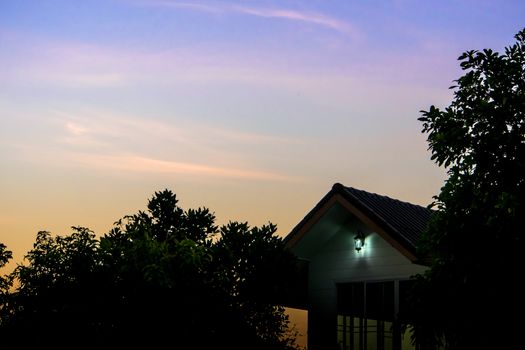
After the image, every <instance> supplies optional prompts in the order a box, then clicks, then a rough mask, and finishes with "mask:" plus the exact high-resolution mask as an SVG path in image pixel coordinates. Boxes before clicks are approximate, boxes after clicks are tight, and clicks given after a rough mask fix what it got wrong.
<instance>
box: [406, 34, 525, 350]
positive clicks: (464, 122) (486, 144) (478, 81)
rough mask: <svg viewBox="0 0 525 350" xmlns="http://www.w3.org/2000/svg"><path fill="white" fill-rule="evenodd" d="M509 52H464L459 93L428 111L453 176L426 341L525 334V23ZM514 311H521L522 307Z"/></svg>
mask: <svg viewBox="0 0 525 350" xmlns="http://www.w3.org/2000/svg"><path fill="white" fill-rule="evenodd" d="M515 38H516V40H517V42H516V43H515V44H513V45H512V46H509V47H507V48H506V49H505V53H503V54H499V53H497V52H494V51H492V50H490V49H485V50H483V51H475V50H473V51H467V52H465V53H464V54H462V55H461V56H460V57H459V60H460V61H461V68H462V69H463V70H465V71H466V73H465V74H464V75H463V76H462V77H460V78H459V79H458V80H456V82H457V85H456V86H453V87H452V88H453V89H455V92H454V99H453V101H452V103H451V104H450V106H448V107H447V108H445V109H444V110H441V109H439V108H437V107H434V106H431V107H430V109H429V110H428V111H422V116H421V117H420V118H419V120H420V121H422V122H423V132H424V133H427V134H428V143H429V149H430V150H431V152H432V159H433V160H434V161H435V162H436V163H437V164H438V165H439V166H443V167H445V168H446V169H447V172H448V179H447V180H446V182H445V184H444V186H443V187H442V188H441V192H440V193H439V195H437V196H436V197H435V202H434V203H433V206H434V207H435V208H436V209H437V211H436V215H435V216H434V218H433V220H432V222H431V223H430V226H429V229H428V231H427V232H426V235H425V236H424V240H423V241H422V252H423V253H424V254H427V256H429V257H431V259H432V260H431V261H432V263H431V266H430V269H429V270H428V272H427V273H425V274H424V275H419V276H417V278H416V281H417V283H416V284H415V289H414V291H413V294H412V295H413V300H412V302H413V306H414V308H413V310H414V311H415V313H414V314H413V315H412V317H413V319H412V322H414V323H415V324H416V329H415V333H414V335H415V337H416V339H417V340H418V341H419V342H420V343H427V345H436V344H437V343H439V341H444V346H446V347H447V348H449V349H486V348H492V349H498V348H499V349H502V348H505V345H510V344H514V343H515V344H518V343H520V342H521V339H520V338H521V333H520V332H519V331H520V330H519V329H518V328H521V323H520V322H513V321H511V319H512V318H513V317H519V315H520V314H519V313H518V310H523V306H524V305H523V304H524V303H523V295H525V294H524V288H523V282H522V281H521V279H522V278H521V276H522V275H523V272H522V266H523V260H522V256H521V255H522V254H523V251H524V248H525V244H524V230H523V218H524V217H525V210H524V204H525V203H524V199H525V30H522V31H520V32H519V33H518V34H517V35H516V36H515ZM512 315H514V316H512Z"/></svg>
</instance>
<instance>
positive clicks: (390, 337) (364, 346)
mask: <svg viewBox="0 0 525 350" xmlns="http://www.w3.org/2000/svg"><path fill="white" fill-rule="evenodd" d="M408 283H410V281H397V280H396V281H382V282H354V283H344V284H339V285H338V286H337V296H338V316H337V342H338V344H339V348H340V349H341V350H372V349H373V350H412V349H415V348H414V347H413V346H412V345H411V344H410V337H409V334H401V330H400V327H399V324H398V322H397V315H398V313H399V310H400V307H405V303H404V295H406V293H405V291H406V289H407V288H406V287H407V284H408ZM400 297H401V298H400ZM400 299H402V300H401V301H400Z"/></svg>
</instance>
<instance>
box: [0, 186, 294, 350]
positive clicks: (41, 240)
mask: <svg viewBox="0 0 525 350" xmlns="http://www.w3.org/2000/svg"><path fill="white" fill-rule="evenodd" d="M147 208H148V209H147V211H139V212H138V213H137V214H134V215H130V216H126V217H124V218H122V219H121V220H119V221H118V222H116V223H115V225H114V227H113V228H112V229H111V230H110V232H108V233H107V234H105V235H103V236H102V237H100V238H97V237H96V236H95V234H94V233H93V232H92V231H90V230H89V229H87V228H83V227H73V232H72V233H71V234H70V235H66V236H52V235H51V234H50V233H49V232H44V231H43V232H39V233H38V234H37V239H36V242H35V243H34V246H33V249H32V250H31V251H30V252H29V253H28V254H27V255H26V257H25V259H26V263H25V264H23V265H19V266H17V267H16V268H15V270H14V272H13V273H12V274H11V275H10V276H8V279H6V281H7V282H6V286H7V284H10V285H11V291H10V292H6V293H4V294H3V295H5V298H4V299H2V305H1V309H0V316H1V318H0V322H1V323H0V337H1V339H2V342H3V344H11V345H14V344H16V345H18V346H22V347H24V346H29V345H33V346H34V345H39V346H42V345H49V346H54V347H56V346H71V347H73V348H75V347H87V346H90V347H96V346H103V347H107V346H116V347H119V348H121V347H125V346H131V347H136V346H137V345H139V344H144V345H146V346H147V347H148V348H150V347H153V348H154V347H160V346H163V347H165V346H166V344H167V345H168V347H178V346H181V345H183V344H185V345H186V346H188V347H191V348H195V349H209V348H228V349H245V348H250V349H293V348H296V345H295V343H294V339H293V337H291V336H290V334H289V333H288V327H287V326H288V319H287V316H286V315H285V314H284V310H283V307H282V306H279V301H280V296H281V295H282V292H283V290H284V289H283V288H285V287H286V280H287V279H286V274H292V273H293V271H294V266H295V263H294V257H293V256H292V255H291V253H289V252H288V251H286V250H285V248H284V243H283V241H282V239H281V238H279V237H277V236H276V235H275V232H276V227H275V226H274V225H272V224H269V225H264V226H262V227H250V226H249V225H248V224H247V223H238V222H230V223H228V224H227V225H224V226H222V227H220V228H219V227H217V226H216V225H215V216H214V215H213V214H212V213H211V212H210V211H209V210H208V209H207V208H198V209H189V210H183V209H182V208H180V207H179V205H178V200H177V197H176V195H175V194H173V193H172V192H171V191H169V190H165V191H161V192H156V193H155V195H154V196H153V197H152V198H151V199H150V200H149V203H148V206H147ZM9 257H10V254H9V252H8V251H6V250H5V247H4V246H0V263H3V262H4V261H7V260H6V259H8V258H9ZM6 278H7V277H6ZM2 281H3V280H2ZM13 282H14V284H13ZM15 287H16V288H15ZM13 288H14V289H13ZM3 290H4V291H7V288H3Z"/></svg>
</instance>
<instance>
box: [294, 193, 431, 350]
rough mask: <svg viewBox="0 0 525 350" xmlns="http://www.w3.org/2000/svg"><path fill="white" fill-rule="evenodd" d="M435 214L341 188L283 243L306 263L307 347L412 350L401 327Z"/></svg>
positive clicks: (298, 304)
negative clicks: (421, 244) (419, 251)
mask: <svg viewBox="0 0 525 350" xmlns="http://www.w3.org/2000/svg"><path fill="white" fill-rule="evenodd" d="M431 215H432V210H431V209H428V208H425V207H422V206H419V205H414V204H411V203H407V202H403V201H400V200H396V199H392V198H389V197H387V196H382V195H378V194H375V193H370V192H366V191H363V190H359V189H355V188H352V187H346V186H343V185H341V184H339V183H336V184H335V185H333V187H332V189H331V190H330V191H329V192H328V193H327V194H326V195H325V196H324V197H323V198H322V199H321V200H320V202H319V203H318V204H317V205H316V206H315V207H314V208H313V209H312V210H311V211H310V212H309V213H308V214H307V215H306V216H305V217H304V219H303V220H301V222H299V224H298V225H297V226H296V227H295V228H294V229H293V230H292V231H291V233H290V234H289V235H288V236H287V237H286V238H285V242H286V244H287V246H288V248H289V249H290V250H291V251H292V252H293V253H294V254H295V255H296V256H297V257H298V258H299V259H300V260H302V261H304V262H305V265H307V269H306V271H307V272H306V274H305V275H306V276H307V282H306V283H305V285H307V287H306V288H307V292H306V293H305V294H304V295H306V297H305V298H304V299H303V300H302V301H298V302H296V305H294V307H299V308H302V309H305V310H308V350H321V349H322V350H326V349H328V350H332V349H340V350H357V349H360V350H363V349H385V350H387V349H388V350H390V349H391V350H397V349H413V348H414V347H413V346H412V345H411V344H410V337H409V333H408V332H407V331H406V330H405V332H404V333H403V332H402V330H401V328H400V327H399V324H398V323H397V322H396V320H397V317H398V314H399V312H400V311H402V310H403V308H404V307H405V305H406V304H405V298H404V296H405V295H406V291H407V288H408V287H409V284H410V283H411V281H410V280H409V278H410V276H412V275H414V274H417V273H422V272H424V271H425V269H426V265H425V263H424V261H421V260H419V259H418V257H417V255H416V243H417V241H418V239H419V238H420V235H421V233H422V231H423V230H424V229H425V227H426V225H427V223H428V221H429V219H430V217H431Z"/></svg>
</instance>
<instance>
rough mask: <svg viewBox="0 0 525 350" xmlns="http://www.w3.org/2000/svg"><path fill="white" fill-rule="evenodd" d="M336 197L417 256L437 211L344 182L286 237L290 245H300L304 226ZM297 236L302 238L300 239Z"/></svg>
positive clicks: (325, 197)
mask: <svg viewBox="0 0 525 350" xmlns="http://www.w3.org/2000/svg"><path fill="white" fill-rule="evenodd" d="M335 195H340V196H342V197H343V198H345V199H346V200H347V201H348V202H349V203H351V204H352V205H353V206H354V207H356V208H357V209H358V210H359V211H360V212H362V213H363V214H364V215H366V216H367V217H368V218H369V219H370V220H372V221H373V222H374V223H375V224H376V225H378V226H379V227H381V228H382V229H383V230H384V231H385V232H387V233H388V235H389V236H390V237H391V238H392V239H394V240H395V241H397V242H398V243H399V244H400V245H401V246H403V247H404V248H405V249H407V250H408V251H410V252H411V253H412V254H413V255H416V246H417V242H418V240H419V239H420V237H421V234H422V233H423V231H424V230H425V228H426V226H427V224H428V222H429V220H430V218H431V216H432V214H433V212H434V211H433V210H432V209H429V208H427V207H423V206H420V205H416V204H412V203H408V202H404V201H400V200H398V199H393V198H390V197H387V196H383V195H379V194H376V193H371V192H367V191H363V190H359V189H356V188H353V187H346V186H343V185H342V184H340V183H336V184H334V185H333V186H332V190H331V191H330V192H328V193H327V194H326V195H325V196H324V197H323V198H322V199H321V201H320V202H319V203H317V205H316V206H315V207H314V208H313V209H312V210H311V211H310V212H309V213H308V214H307V215H306V216H305V217H304V218H303V220H301V222H300V223H299V224H298V225H297V226H296V227H295V228H294V229H293V230H292V232H290V234H289V235H288V236H287V237H285V241H286V242H288V243H287V244H289V243H291V242H297V238H300V235H301V234H302V233H301V231H303V227H304V225H305V224H306V223H307V222H309V221H310V220H312V219H313V218H314V217H315V216H316V214H317V213H318V212H319V211H320V210H322V209H321V208H323V206H325V204H326V203H328V202H329V201H330V199H331V198H332V197H334V196H335ZM297 235H299V237H296V236H297ZM291 244H294V243H291Z"/></svg>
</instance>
